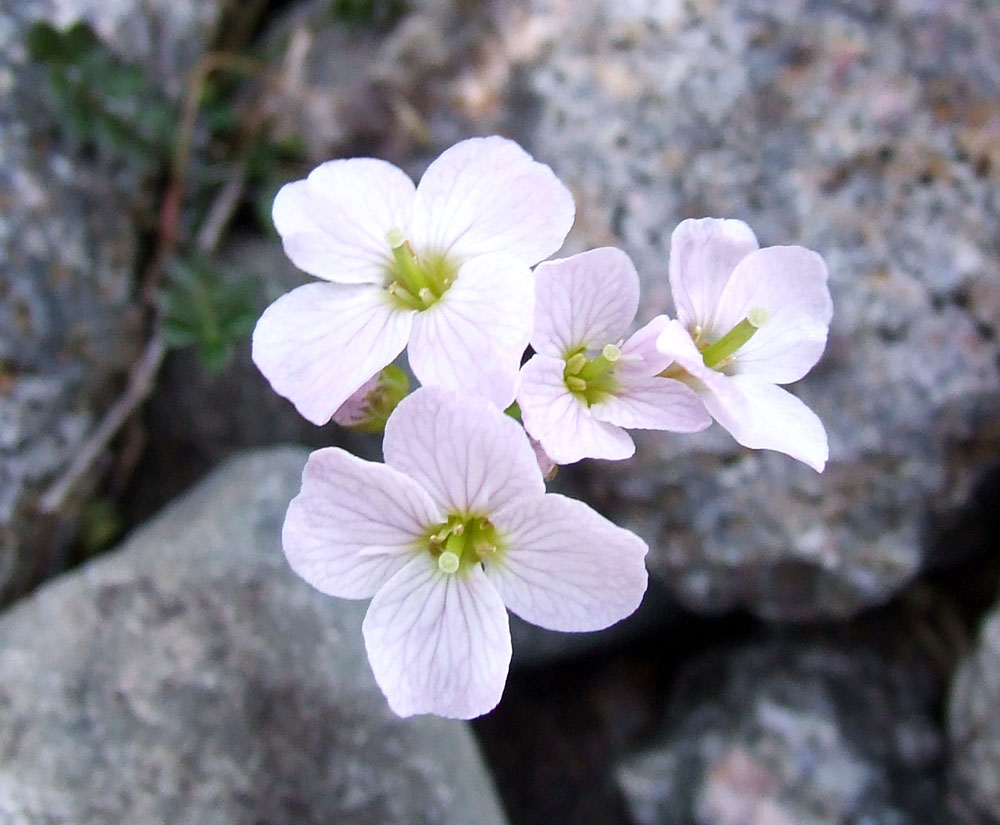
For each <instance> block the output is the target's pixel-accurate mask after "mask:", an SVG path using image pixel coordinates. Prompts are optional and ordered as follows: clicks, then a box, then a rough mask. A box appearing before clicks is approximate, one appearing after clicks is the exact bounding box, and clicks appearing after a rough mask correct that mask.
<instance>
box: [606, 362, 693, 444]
mask: <svg viewBox="0 0 1000 825" xmlns="http://www.w3.org/2000/svg"><path fill="white" fill-rule="evenodd" d="M619 380H620V382H621V389H620V390H619V392H618V393H617V394H616V395H614V396H611V397H609V398H607V399H606V400H603V401H599V402H597V403H596V404H594V405H593V406H592V407H591V408H590V412H591V414H592V415H593V416H594V418H596V419H597V420H598V421H607V422H609V423H611V424H617V425H618V426H619V427H625V428H626V429H629V430H667V431H669V432H673V433H696V432H700V431H701V430H704V429H705V428H706V427H707V426H709V425H710V424H711V423H712V417H711V416H710V415H709V414H708V412H706V410H705V405H704V404H703V403H702V400H701V398H699V397H698V394H697V393H696V392H695V391H694V390H692V389H691V388H690V387H688V386H687V385H685V384H682V383H681V382H680V381H675V380H673V379H671V378H661V377H659V376H655V375H654V376H624V375H623V376H621V378H620V379H619Z"/></svg>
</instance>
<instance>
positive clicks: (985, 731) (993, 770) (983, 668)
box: [948, 610, 1000, 823]
mask: <svg viewBox="0 0 1000 825" xmlns="http://www.w3.org/2000/svg"><path fill="white" fill-rule="evenodd" d="M997 708H1000V611H998V610H994V611H993V612H992V613H991V614H990V615H988V616H987V617H986V620H985V622H984V623H983V626H982V632H981V634H980V638H979V642H978V644H977V646H976V648H975V650H974V651H972V653H971V654H970V655H969V656H968V657H967V658H966V660H965V661H964V662H963V663H962V665H961V667H959V669H958V672H957V673H956V675H955V679H954V681H953V683H952V686H951V692H950V697H949V706H948V737H949V740H950V744H951V761H950V763H949V768H950V780H951V783H950V784H951V802H952V804H953V806H954V808H955V810H956V811H958V812H960V813H961V815H962V816H963V817H964V819H963V820H962V821H968V822H969V823H979V822H982V823H989V822H996V821H998V820H1000V714H998V713H997Z"/></svg>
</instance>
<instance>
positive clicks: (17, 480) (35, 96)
mask: <svg viewBox="0 0 1000 825" xmlns="http://www.w3.org/2000/svg"><path fill="white" fill-rule="evenodd" d="M219 8H220V4H218V3H216V2H214V0H213V2H180V3H174V2H167V0H163V1H162V2H160V1H159V0H157V2H151V3H145V4H138V3H133V2H124V0H117V1H116V2H110V3H109V2H103V0H102V1H101V2H90V0H80V2H70V1H69V0H59V2H56V0H24V1H23V2H21V1H20V0H19V2H17V3H5V4H4V5H3V8H2V9H0V94H2V97H3V99H4V106H3V107H2V109H0V203H2V205H3V206H2V209H0V214H2V217H0V272H3V275H2V277H0V604H3V603H5V602H6V601H8V600H9V599H10V598H11V597H12V596H14V595H16V594H18V593H20V592H23V591H24V590H26V589H27V588H28V587H30V586H31V585H32V584H34V583H37V581H39V580H40V579H41V578H43V577H45V576H46V575H51V574H52V573H54V572H56V571H58V570H59V569H60V568H61V567H62V565H63V564H64V561H65V560H64V558H63V551H64V549H65V547H66V543H67V539H68V538H69V537H71V536H72V535H73V532H74V523H75V521H76V518H77V516H78V514H79V501H82V500H86V498H87V496H88V495H89V494H90V492H91V490H92V489H93V486H94V484H95V482H96V480H97V477H98V476H99V475H100V471H101V469H102V467H103V466H104V465H101V466H98V467H97V468H96V472H95V473H92V474H91V477H90V478H89V480H88V481H87V482H85V483H84V484H83V485H82V487H81V489H79V490H78V491H77V492H78V494H79V496H78V499H77V500H76V501H75V502H71V503H69V505H68V506H67V507H66V508H64V509H63V511H61V512H59V513H57V514H56V515H55V516H53V517H42V516H40V515H39V514H38V513H37V512H36V510H35V504H36V502H37V499H38V496H39V494H40V492H41V491H42V490H43V489H44V487H45V486H46V485H47V484H49V483H51V482H52V481H53V480H54V479H55V478H56V477H58V475H59V474H60V473H61V472H62V471H63V470H65V468H66V467H67V465H68V464H69V462H70V460H71V459H72V457H73V456H74V455H75V453H76V452H77V450H78V448H79V445H80V444H81V443H82V442H83V440H84V439H85V438H86V436H87V435H88V434H89V433H90V431H91V430H92V429H93V427H94V426H95V423H96V421H97V419H98V418H99V416H100V415H101V413H102V412H103V411H104V410H105V409H106V408H107V407H108V406H109V405H110V403H111V402H112V400H113V399H114V397H115V393H116V392H117V391H118V390H119V388H120V384H121V381H122V378H123V375H124V373H125V372H126V371H127V370H128V368H129V366H130V365H131V364H132V362H133V361H134V360H135V359H136V353H137V352H139V351H140V350H141V340H140V336H139V324H138V321H139V318H137V317H136V312H137V310H136V308H135V306H134V303H133V288H134V286H133V285H134V275H135V273H134V269H135V267H136V264H137V254H138V238H137V233H138V230H137V227H136V226H135V225H134V223H133V217H134V215H133V214H132V213H133V210H134V209H135V207H136V205H137V204H138V203H139V202H140V201H141V200H142V198H143V185H144V180H143V175H142V172H141V171H140V170H138V169H135V168H132V167H130V166H129V164H128V163H127V162H118V163H115V162H108V163H106V162H104V159H101V158H94V157H92V156H89V155H88V156H86V157H84V156H82V155H80V154H79V153H78V152H77V150H76V148H75V147H73V146H71V145H70V144H69V142H68V141H64V140H63V137H64V135H63V134H62V133H61V131H60V124H59V121H60V116H59V113H58V112H55V111H50V110H49V108H48V107H47V106H46V105H44V103H43V100H44V94H43V92H44V89H45V88H46V86H45V83H46V79H45V75H44V70H43V67H42V66H39V65H36V64H33V63H31V62H30V61H29V58H28V54H27V51H26V49H27V47H26V41H27V39H28V37H27V33H28V31H29V29H30V27H31V25H32V24H33V23H34V22H36V21H48V22H49V23H51V24H53V25H56V26H59V27H64V26H68V25H69V24H71V23H73V22H75V21H79V20H85V21H87V22H88V23H89V24H91V25H92V26H93V27H94V28H95V29H96V31H97V32H98V33H100V34H101V35H103V36H104V37H105V45H106V46H107V48H108V49H109V50H110V51H111V52H114V53H116V54H118V55H119V56H120V57H122V58H123V59H126V60H134V61H140V62H142V63H143V64H144V65H145V66H146V67H147V68H148V69H149V76H150V77H151V78H152V79H153V81H154V82H159V83H161V84H162V86H163V91H164V92H165V93H167V94H177V93H179V91H180V88H181V86H182V81H183V78H184V76H185V72H186V70H187V68H189V66H190V64H191V62H192V60H193V59H194V58H195V57H196V56H197V55H198V54H199V53H200V52H201V51H202V50H204V48H205V47H206V44H207V42H208V40H209V38H210V36H211V33H212V30H213V26H214V24H215V22H216V20H217V18H218V15H219Z"/></svg>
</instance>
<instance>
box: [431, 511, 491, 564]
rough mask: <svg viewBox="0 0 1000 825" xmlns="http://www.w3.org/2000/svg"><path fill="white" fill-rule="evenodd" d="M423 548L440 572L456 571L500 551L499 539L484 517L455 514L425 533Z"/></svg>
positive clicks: (478, 562) (489, 522)
mask: <svg viewBox="0 0 1000 825" xmlns="http://www.w3.org/2000/svg"><path fill="white" fill-rule="evenodd" d="M425 541H426V546H427V550H428V551H429V552H430V554H431V555H432V556H434V557H435V558H436V559H437V565H438V568H439V569H440V570H441V572H443V573H449V574H452V573H459V572H461V571H464V570H469V569H470V568H472V567H474V566H475V565H477V564H480V563H481V562H483V561H485V560H486V559H489V558H492V557H493V556H495V555H496V554H497V553H499V552H501V551H502V550H503V541H502V540H501V538H500V534H499V533H498V532H497V529H496V527H494V526H493V523H492V522H491V521H490V520H489V519H488V518H486V517H485V516H473V515H467V514H459V513H455V514H452V515H450V516H448V520H447V521H445V522H442V523H440V524H435V525H434V526H433V527H431V528H430V529H429V530H428V531H427V534H426V539H425Z"/></svg>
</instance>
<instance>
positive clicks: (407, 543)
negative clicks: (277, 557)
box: [281, 447, 442, 599]
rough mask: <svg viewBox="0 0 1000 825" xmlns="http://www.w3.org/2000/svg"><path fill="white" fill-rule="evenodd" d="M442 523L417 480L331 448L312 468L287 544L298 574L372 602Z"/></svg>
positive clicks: (291, 512)
mask: <svg viewBox="0 0 1000 825" xmlns="http://www.w3.org/2000/svg"><path fill="white" fill-rule="evenodd" d="M441 520H442V516H441V512H440V510H438V508H437V507H435V506H434V502H432V501H431V499H430V497H429V496H428V495H427V493H426V492H424V491H423V490H422V489H421V488H420V486H419V485H418V484H417V483H416V482H415V481H413V480H412V479H410V478H408V477H406V476H405V475H403V474H402V473H400V472H397V471H396V470H393V469H392V468H391V467H387V466H385V465H384V464H377V463H375V462H371V461H364V460H362V459H360V458H356V457H355V456H353V455H351V454H350V453H348V452H345V451H344V450H341V449H339V448H335V447H327V448H325V449H322V450H317V451H316V452H314V453H312V455H310V456H309V460H308V461H307V462H306V466H305V469H304V470H303V472H302V489H301V491H300V492H299V494H298V495H297V496H296V497H295V498H294V499H292V502H291V504H289V506H288V513H287V515H286V516H285V524H284V527H283V529H282V534H281V542H282V546H283V547H284V550H285V556H286V557H287V559H288V563H289V564H290V565H291V568H292V570H294V571H295V572H296V573H298V574H299V575H300V576H301V577H302V578H303V579H305V580H306V581H307V582H308V583H309V584H311V585H312V586H313V587H315V588H316V589H317V590H319V591H321V592H323V593H326V594H327V595H330V596H339V597H341V598H345V599H366V598H370V597H371V596H373V595H375V592H376V591H377V590H378V589H379V588H380V587H381V586H382V585H383V584H385V582H386V581H388V580H389V578H390V577H391V576H392V575H393V574H394V573H395V572H396V571H397V570H399V569H400V568H401V567H402V566H403V565H404V564H406V562H407V561H408V560H409V559H411V558H413V556H414V555H415V554H416V553H418V552H423V551H422V549H421V548H419V547H417V546H416V543H417V542H418V540H419V539H420V538H422V536H423V534H424V532H425V531H426V530H427V529H428V528H429V527H430V526H432V525H434V524H437V523H439V522H440V521H441Z"/></svg>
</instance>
